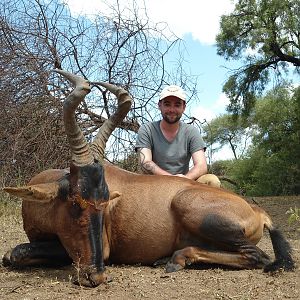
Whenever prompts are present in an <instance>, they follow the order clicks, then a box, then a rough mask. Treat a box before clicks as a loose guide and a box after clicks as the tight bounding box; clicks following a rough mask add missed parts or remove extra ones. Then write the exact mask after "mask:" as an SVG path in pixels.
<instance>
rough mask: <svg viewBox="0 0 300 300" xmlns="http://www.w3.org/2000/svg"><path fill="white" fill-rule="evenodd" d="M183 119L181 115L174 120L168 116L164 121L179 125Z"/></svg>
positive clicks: (165, 116)
mask: <svg viewBox="0 0 300 300" xmlns="http://www.w3.org/2000/svg"><path fill="white" fill-rule="evenodd" d="M180 118H181V115H176V117H175V118H174V119H173V116H172V118H170V117H169V116H168V115H163V119H164V120H165V121H166V122H167V123H168V124H175V123H177V122H178V121H179V120H180Z"/></svg>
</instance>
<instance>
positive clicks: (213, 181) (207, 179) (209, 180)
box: [197, 174, 221, 187]
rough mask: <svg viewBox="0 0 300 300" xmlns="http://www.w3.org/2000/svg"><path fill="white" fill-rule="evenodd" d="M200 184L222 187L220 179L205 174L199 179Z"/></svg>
mask: <svg viewBox="0 0 300 300" xmlns="http://www.w3.org/2000/svg"><path fill="white" fill-rule="evenodd" d="M197 181H198V182H200V183H204V184H207V185H210V186H214V187H221V181H220V179H219V178H218V177H217V176H216V175H214V174H205V175H202V176H200V177H199V178H198V179H197Z"/></svg>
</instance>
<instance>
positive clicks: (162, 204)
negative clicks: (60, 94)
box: [3, 70, 294, 287]
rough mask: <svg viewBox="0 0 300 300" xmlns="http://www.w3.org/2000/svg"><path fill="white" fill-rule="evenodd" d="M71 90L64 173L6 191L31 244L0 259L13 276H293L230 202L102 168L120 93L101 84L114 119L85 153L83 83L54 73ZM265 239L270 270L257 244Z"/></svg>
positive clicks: (290, 265)
mask: <svg viewBox="0 0 300 300" xmlns="http://www.w3.org/2000/svg"><path fill="white" fill-rule="evenodd" d="M57 72H58V73H60V74H61V75H63V76H65V77H66V78H67V79H68V80H69V81H70V82H72V83H73V84H74V85H75V89H74V90H73V91H72V92H71V94H70V95H69V96H68V97H67V99H66V100H65V102H64V122H65V128H66V134H67V136H68V140H69V144H70V148H71V151H72V162H71V164H70V169H68V170H46V171H44V172H41V173H40V174H38V175H36V176H35V177H33V178H32V179H31V181H30V182H29V183H28V185H27V186H23V187H16V188H13V187H7V188H4V190H5V191H7V192H8V193H10V194H13V195H16V196H18V197H20V198H22V199H23V206H22V215H23V222H24V230H25V232H26V234H27V236H28V239H29V241H30V242H29V243H26V244H21V245H19V246H17V247H15V248H14V249H13V250H11V251H9V252H7V253H6V254H5V255H4V258H3V263H4V264H5V265H7V266H8V265H10V266H12V267H23V266H32V265H53V264H59V263H71V262H72V261H73V262H74V263H75V264H76V265H77V266H78V267H79V269H80V273H79V276H78V278H77V283H79V284H82V285H85V286H91V287H93V286H97V285H99V284H100V283H102V282H105V281H106V280H107V276H106V274H105V263H116V264H118V263H120V264H121V263H122V264H136V263H141V264H144V265H153V264H159V263H161V262H163V261H168V262H167V265H166V271H167V272H174V271H178V270H180V269H182V268H184V267H185V266H186V265H187V264H191V263H214V264H222V265H227V266H232V267H235V268H249V269H250V268H264V270H265V271H275V270H278V269H280V268H282V269H284V270H287V271H290V270H293V269H294V262H293V259H292V257H291V248H290V246H289V244H288V242H287V241H286V239H285V238H284V237H283V236H282V234H281V233H280V232H279V230H277V229H276V228H275V227H274V226H273V224H272V221H271V219H270V217H269V216H268V215H267V214H266V212H265V211H263V210H262V209H260V208H259V207H257V206H253V205H249V204H248V203H247V202H246V201H245V200H244V199H242V198H241V197H239V196H238V195H236V194H233V193H231V192H228V191H225V190H223V189H220V188H214V187H211V186H208V185H205V184H201V183H197V182H194V181H191V180H188V179H185V178H179V177H175V176H152V175H138V174H134V173H130V172H127V171H125V170H122V169H119V168H117V167H115V166H113V165H110V164H107V163H105V162H103V155H104V148H105V144H106V142H107V140H108V138H109V136H110V134H111V132H112V131H113V130H114V128H115V127H116V126H117V124H118V122H119V121H121V120H122V119H123V118H124V117H125V116H126V114H127V112H128V111H129V109H130V106H131V103H132V99H131V97H130V96H129V94H128V92H126V91H125V90H124V89H121V88H117V87H115V86H112V85H109V84H102V85H103V86H105V87H106V88H107V89H109V90H110V91H111V92H113V93H114V94H115V95H116V96H117V98H118V109H117V111H116V113H115V114H114V115H113V116H112V117H111V118H110V119H108V120H107V121H106V122H105V123H104V124H103V126H102V127H101V128H100V130H99V132H98V134H97V136H96V137H95V139H94V141H93V143H92V144H91V145H88V143H87V142H86V140H85V139H84V136H83V134H82V132H81V131H80V129H79V127H78V125H77V124H76V121H75V110H76V108H77V106H78V105H79V104H80V102H81V101H82V100H83V99H84V97H85V96H86V95H87V94H88V93H89V92H90V89H91V86H90V84H89V82H88V81H86V80H84V79H82V78H80V77H78V76H74V75H72V74H69V73H67V72H65V71H58V70H57ZM264 228H267V229H268V230H269V233H270V236H271V240H272V244H273V248H274V253H275V260H274V261H271V259H270V258H269V257H268V256H267V255H266V254H265V253H264V252H263V251H262V250H260V249H259V248H258V247H257V246H256V244H257V243H258V242H259V240H260V239H261V237H262V235H263V230H264Z"/></svg>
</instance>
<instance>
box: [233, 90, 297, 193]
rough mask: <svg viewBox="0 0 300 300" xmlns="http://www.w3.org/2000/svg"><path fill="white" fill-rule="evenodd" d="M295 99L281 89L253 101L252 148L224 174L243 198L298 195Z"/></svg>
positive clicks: (294, 93)
mask: <svg viewBox="0 0 300 300" xmlns="http://www.w3.org/2000/svg"><path fill="white" fill-rule="evenodd" d="M299 95H300V93H299V88H297V89H295V90H290V89H288V88H287V87H286V86H283V87H278V88H276V89H274V90H273V91H271V92H269V93H268V94H267V95H266V96H265V97H263V98H261V99H259V100H258V101H257V104H256V106H255V110H254V113H253V114H252V115H251V120H252V122H253V124H252V126H253V127H254V128H255V131H253V135H252V146H251V147H250V148H249V150H248V152H247V156H246V157H245V158H244V159H240V160H237V161H235V162H232V165H231V167H230V168H229V171H228V172H229V174H230V176H231V177H232V178H233V179H234V180H236V181H237V182H239V184H240V185H241V186H242V187H243V189H244V190H245V191H246V192H247V195H252V196H269V195H297V194H300V143H299V140H300V130H299V129H300V115H299V101H300V97H299Z"/></svg>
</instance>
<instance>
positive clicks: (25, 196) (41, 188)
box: [3, 182, 59, 203]
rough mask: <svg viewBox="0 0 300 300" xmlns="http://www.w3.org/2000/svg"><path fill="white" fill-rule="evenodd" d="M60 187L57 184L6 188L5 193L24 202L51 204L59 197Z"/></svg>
mask: <svg viewBox="0 0 300 300" xmlns="http://www.w3.org/2000/svg"><path fill="white" fill-rule="evenodd" d="M58 188H59V185H58V183H57V182H51V183H40V184H35V185H26V186H22V187H5V188H3V191H5V192H7V193H9V194H11V195H14V196H17V197H19V198H21V199H22V200H24V201H32V202H42V203H46V202H50V201H51V200H53V199H54V198H56V197H57V195H58Z"/></svg>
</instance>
